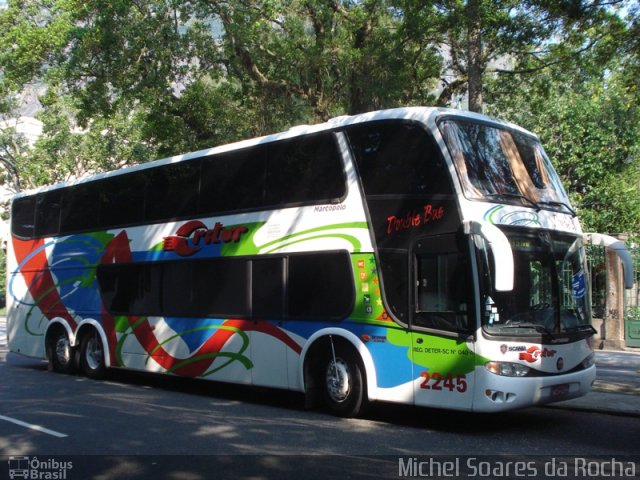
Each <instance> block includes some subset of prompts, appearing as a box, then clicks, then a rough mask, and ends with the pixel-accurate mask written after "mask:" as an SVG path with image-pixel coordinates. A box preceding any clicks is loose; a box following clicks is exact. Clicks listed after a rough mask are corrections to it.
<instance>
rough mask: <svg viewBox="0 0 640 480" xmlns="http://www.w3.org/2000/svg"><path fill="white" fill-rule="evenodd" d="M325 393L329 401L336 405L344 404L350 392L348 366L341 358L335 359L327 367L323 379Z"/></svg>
mask: <svg viewBox="0 0 640 480" xmlns="http://www.w3.org/2000/svg"><path fill="white" fill-rule="evenodd" d="M325 381H326V385H327V393H328V394H329V397H330V398H331V400H333V401H334V402H337V403H341V402H344V401H345V400H346V399H347V398H348V397H349V393H350V392H351V375H350V373H349V366H348V365H347V363H346V362H345V361H344V360H342V359H341V358H336V359H335V361H333V360H332V361H331V362H330V363H329V365H328V366H327V372H326V377H325Z"/></svg>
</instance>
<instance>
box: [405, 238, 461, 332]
mask: <svg viewBox="0 0 640 480" xmlns="http://www.w3.org/2000/svg"><path fill="white" fill-rule="evenodd" d="M451 243H453V245H451ZM449 245H450V247H449V250H451V249H452V248H455V241H453V242H450V243H449ZM434 250H440V249H434ZM415 273H416V297H415V298H416V301H415V307H416V310H415V315H414V324H415V325H417V326H420V327H426V328H433V329H437V330H450V331H456V332H460V331H466V330H468V327H469V315H470V308H469V302H468V298H469V297H470V292H469V288H470V287H469V262H468V260H467V256H466V255H464V254H462V253H460V252H458V251H453V252H452V251H448V252H447V251H445V252H442V251H440V252H438V251H431V252H428V251H427V252H424V253H418V254H417V255H416V257H415Z"/></svg>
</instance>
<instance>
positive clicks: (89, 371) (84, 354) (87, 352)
mask: <svg viewBox="0 0 640 480" xmlns="http://www.w3.org/2000/svg"><path fill="white" fill-rule="evenodd" d="M80 369H81V370H82V372H83V373H84V374H85V375H86V376H87V377H89V378H93V379H95V380H100V379H103V378H104V377H105V376H106V373H107V366H106V365H105V361H104V346H103V345H102V340H101V339H100V335H99V334H98V331H97V330H95V329H93V330H92V331H91V332H89V333H88V334H86V335H84V336H83V337H82V341H81V342H80Z"/></svg>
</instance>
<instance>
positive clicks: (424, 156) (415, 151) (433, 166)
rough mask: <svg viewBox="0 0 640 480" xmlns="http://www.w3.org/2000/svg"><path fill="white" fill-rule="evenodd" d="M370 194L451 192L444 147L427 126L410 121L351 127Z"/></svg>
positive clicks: (351, 142)
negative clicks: (440, 146)
mask: <svg viewBox="0 0 640 480" xmlns="http://www.w3.org/2000/svg"><path fill="white" fill-rule="evenodd" d="M346 132H347V135H348V137H349V142H350V144H351V148H352V150H353V153H354V155H355V157H356V162H357V164H358V169H359V172H360V176H361V177H362V183H363V185H364V191H365V194H366V195H402V194H404V195H416V194H420V195H424V194H432V193H441V194H446V193H451V192H452V187H451V184H450V181H449V171H448V168H447V166H446V164H445V163H444V160H443V159H442V156H441V154H440V149H439V147H438V145H437V144H436V143H435V141H434V140H433V139H432V137H431V136H430V135H429V134H428V133H427V132H426V131H425V130H424V127H423V126H421V125H419V124H416V123H410V122H399V121H395V122H391V121H385V122H371V123H367V124H364V125H356V126H353V127H349V128H348V129H347V130H346Z"/></svg>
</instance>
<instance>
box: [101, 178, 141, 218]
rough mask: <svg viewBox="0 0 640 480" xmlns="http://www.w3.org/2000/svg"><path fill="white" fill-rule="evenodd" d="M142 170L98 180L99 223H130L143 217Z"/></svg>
mask: <svg viewBox="0 0 640 480" xmlns="http://www.w3.org/2000/svg"><path fill="white" fill-rule="evenodd" d="M144 173H145V172H144V171H141V172H136V173H132V174H129V175H117V176H114V177H112V178H105V179H103V180H100V183H99V184H98V185H96V188H97V189H98V190H99V191H100V225H101V226H102V227H104V228H110V227H114V226H116V225H132V224H135V223H141V222H142V221H143V219H144V193H145V189H146V186H147V182H146V177H145V175H144Z"/></svg>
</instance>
